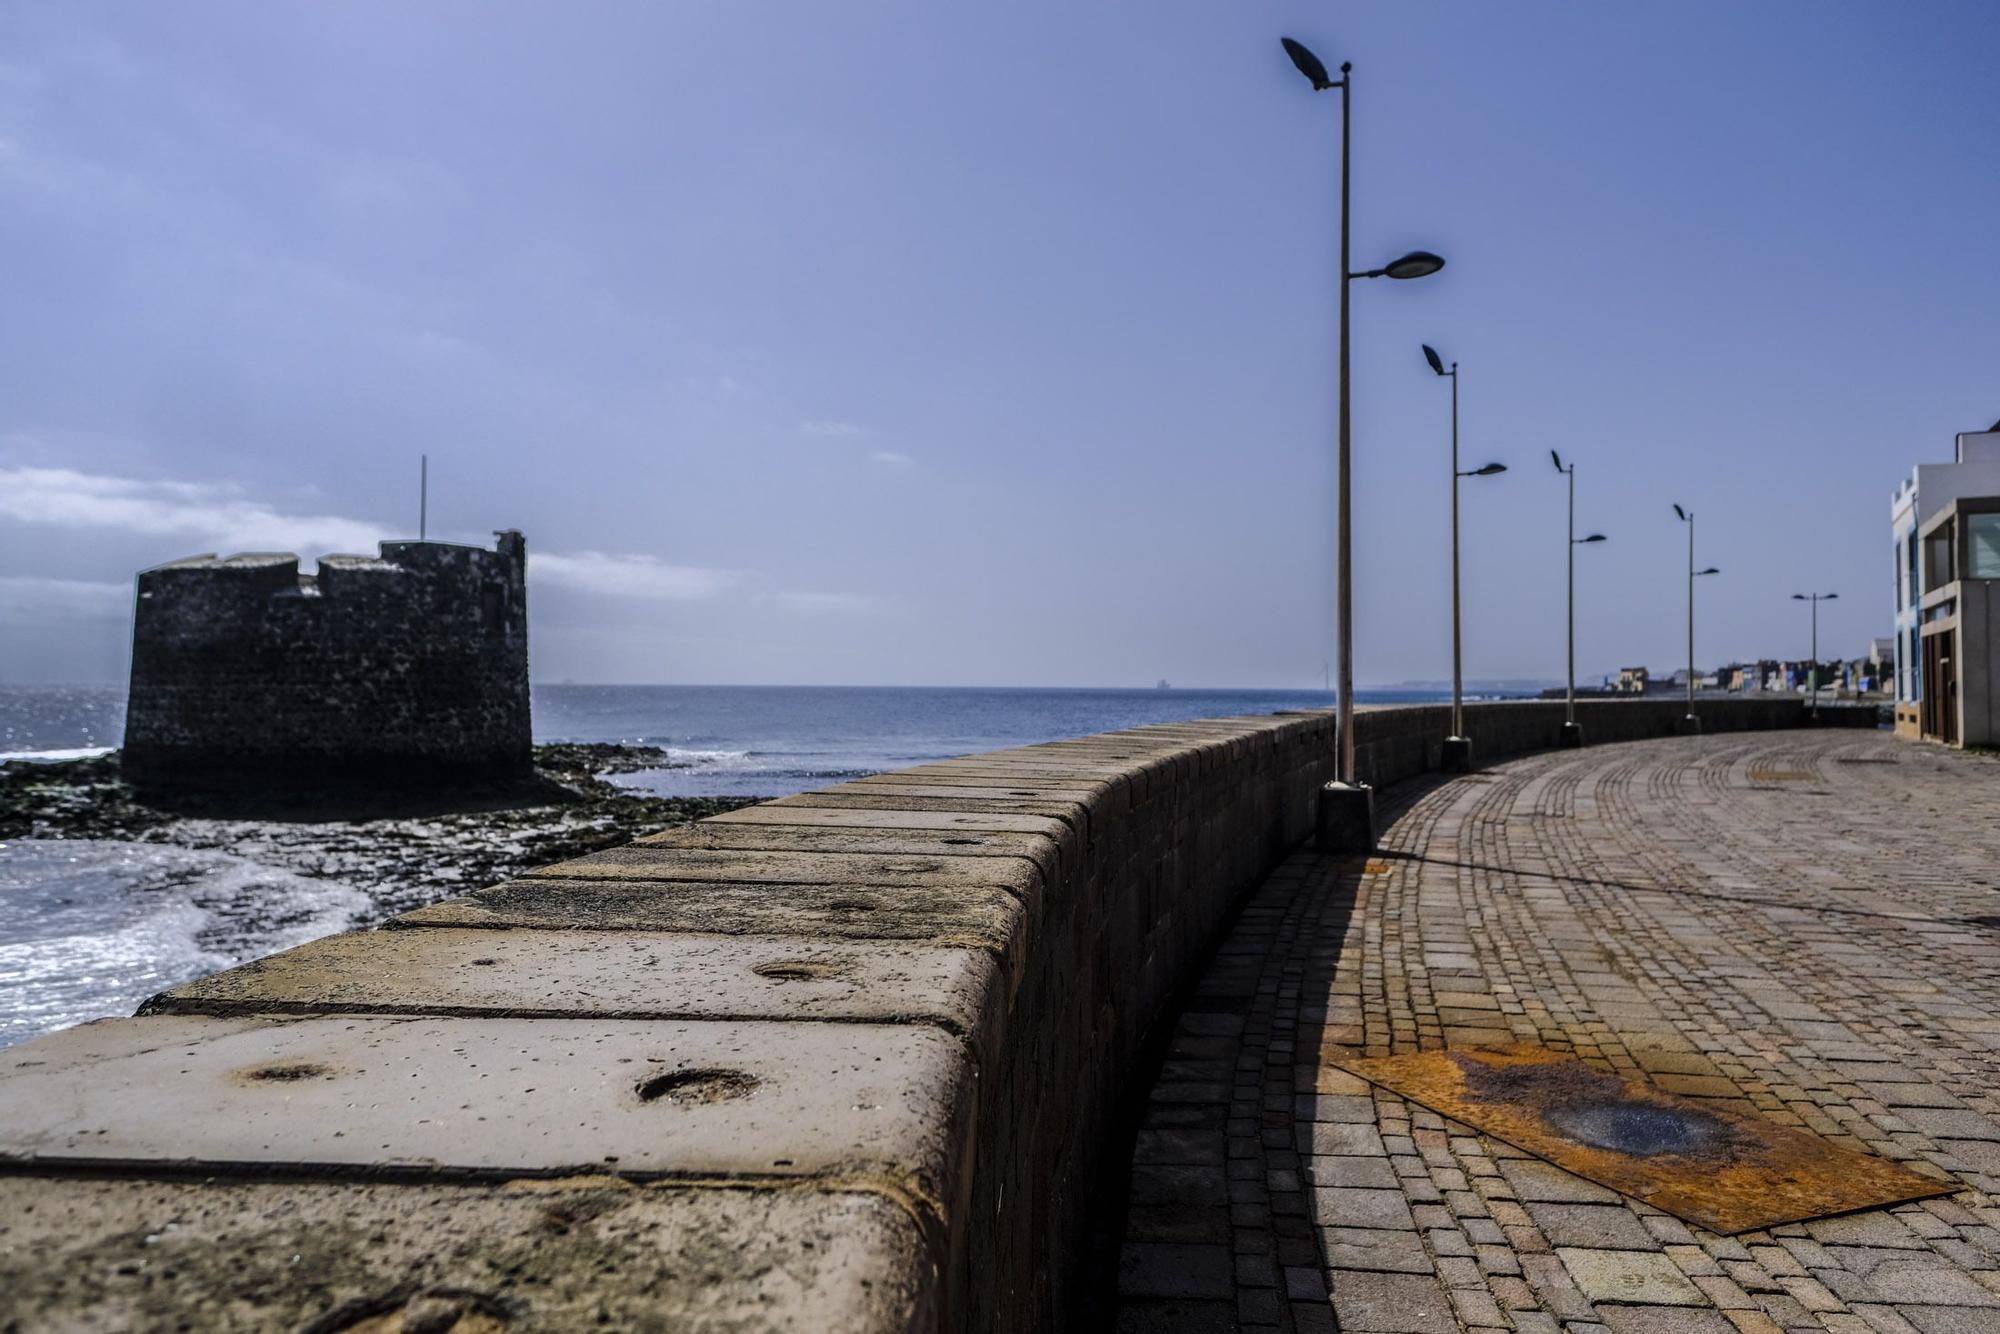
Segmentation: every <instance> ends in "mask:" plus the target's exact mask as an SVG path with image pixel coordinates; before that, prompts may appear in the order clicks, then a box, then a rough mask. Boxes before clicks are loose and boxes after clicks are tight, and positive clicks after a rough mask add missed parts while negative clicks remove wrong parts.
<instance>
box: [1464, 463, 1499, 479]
mask: <svg viewBox="0 0 2000 1334" xmlns="http://www.w3.org/2000/svg"><path fill="white" fill-rule="evenodd" d="M1506 471H1507V465H1506V464H1504V463H1489V464H1487V465H1486V466H1485V467H1483V468H1474V469H1473V470H1472V476H1474V477H1493V476H1497V475H1498V474H1500V473H1503V472H1506Z"/></svg>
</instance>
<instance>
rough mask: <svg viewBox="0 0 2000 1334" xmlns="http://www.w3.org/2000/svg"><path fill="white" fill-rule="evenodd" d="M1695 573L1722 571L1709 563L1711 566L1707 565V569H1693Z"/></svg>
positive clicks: (1719, 572)
mask: <svg viewBox="0 0 2000 1334" xmlns="http://www.w3.org/2000/svg"><path fill="white" fill-rule="evenodd" d="M1695 573H1696V574H1721V573H1722V571H1721V570H1718V569H1716V568H1715V567H1714V566H1713V565H1711V566H1709V567H1708V568H1707V569H1705V570H1696V571H1695Z"/></svg>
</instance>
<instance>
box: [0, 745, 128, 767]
mask: <svg viewBox="0 0 2000 1334" xmlns="http://www.w3.org/2000/svg"><path fill="white" fill-rule="evenodd" d="M116 749H118V747H116V746H71V747H69V748H68V749H66V750H0V764H5V763H6V762H7V761H8V760H27V761H30V762H31V763H38V764H53V763H55V762H57V761H58V760H94V759H96V758H97V757H98V756H99V755H109V754H110V753H111V752H112V751H114V750H116Z"/></svg>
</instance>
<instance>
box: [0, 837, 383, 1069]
mask: <svg viewBox="0 0 2000 1334" xmlns="http://www.w3.org/2000/svg"><path fill="white" fill-rule="evenodd" d="M369 906H370V900H369V898H368V896H367V895H366V894H364V893H362V892H361V891H360V890H358V889H356V888H354V887H353V886H351V885H345V884H341V883H339V882H337V881H331V880H315V879H312V878H310V877H308V876H302V875H298V874H295V873H293V872H291V871H285V870H279V869H277V868H275V867H270V866H263V865H259V864H258V863H256V862H253V861H248V860H246V859H244V858H242V857H232V856H229V855H228V854H226V853H220V852H206V851H196V850H192V849H187V848H174V847H164V846H160V845H156V844H150V843H124V842H117V841H113V840H108V839H17V840H13V841H10V842H6V843H0V1046H5V1045H7V1044H8V1043H10V1042H18V1041H21V1040H22V1039H24V1038H28V1037H32V1036H33V1035H35V1034H37V1033H44V1032H48V1031H50V1030H52V1029H57V1028H65V1027H68V1026H69V1025H71V1024H77V1023H82V1022H83V1021H84V1020H86V1019H98V1018H103V1017H105V1016H107V1015H118V1014H130V1013H131V1012H132V1011H133V1009H134V1008H135V1007H137V1006H138V1004H139V1003H140V1002H141V1001H143V1000H145V999H146V997H148V996H150V995H152V994H154V993H155V992H158V991H162V990H165V989H166V988H168V987H172V986H177V985H178V984H180V983H182V982H186V981H188V980H190V979H191V978H196V977H201V976H203V975H205V974H207V973H212V972H214V971H216V970H217V969H221V968H228V967H231V966H233V965H235V964H239V963H243V962H245V961H247V960H250V959H255V958H260V957H262V956H264V955H266V954H271V953H275V952H276V951H278V950H282V949H289V948H291V947H292V946H294V945H301V944H304V943H305V942H306V941H308V940H316V939H318V938H319V937H321V936H324V935H330V934H332V933H333V932H336V931H340V930H344V929H345V928H347V927H348V926H350V925H351V924H352V923H353V922H354V920H355V919H356V917H357V916H358V915H360V914H361V913H362V912H364V911H365V910H366V909H367V908H368V907H369Z"/></svg>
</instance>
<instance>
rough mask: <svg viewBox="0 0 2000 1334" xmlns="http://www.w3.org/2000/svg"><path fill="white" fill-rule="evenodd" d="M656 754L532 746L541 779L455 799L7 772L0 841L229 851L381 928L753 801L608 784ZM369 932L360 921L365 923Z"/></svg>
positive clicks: (99, 765)
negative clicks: (349, 901)
mask: <svg viewBox="0 0 2000 1334" xmlns="http://www.w3.org/2000/svg"><path fill="white" fill-rule="evenodd" d="M669 763H670V762H669V760H668V757H667V755H666V753H665V752H663V751H661V750H659V749H657V748H655V747H651V746H621V745H603V744H593V745H553V746H538V747H536V748H535V769H536V778H535V781H534V782H532V783H531V784H528V785H525V786H520V785H517V786H514V787H511V788H505V789H497V788H496V789H490V790H480V789H472V790H467V789H459V790H455V791H452V792H448V793H445V792H395V793H385V792H381V791H370V792H348V793H336V794H310V793H302V792H300V791H298V790H293V791H288V792H258V793H244V792H233V793H218V792H214V791H204V790H185V791H159V790H152V789H144V790H142V789H140V788H136V787H134V786H133V785H132V784H131V783H129V782H128V781H126V778H125V776H124V774H123V773H122V771H121V770H120V767H119V763H118V756H117V755H116V754H115V753H113V754H110V755H104V756H99V757H96V758H92V759H84V760H68V761H60V762H56V763H29V762H25V761H18V760H17V761H12V762H9V763H6V764H0V840H6V839H25V838H36V839H63V838H89V839H121V840H127V841H131V842H139V843H155V844H167V845H170V846H174V847H181V848H194V849H204V850H210V851H216V852H226V853H230V854H233V855H235V856H239V857H246V858H249V859H251V860H253V861H256V862H259V863H262V864H264V865H268V866H274V867H281V868H283V869H285V870H289V871H294V872H297V873H298V874H300V875H307V876H314V877H319V878H324V879H328V880H337V881H341V882H343V883H345V884H348V885H352V886H354V887H355V888H357V889H360V890H363V891H365V892H366V893H367V894H368V895H369V896H370V897H371V898H372V899H373V900H374V902H375V911H374V914H372V915H373V916H374V917H375V918H376V920H380V918H383V917H389V916H393V915H394V914H396V913H399V912H404V911H407V910H409V909H410V908H414V907H419V906H421V905H423V904H426V903H432V902H436V901H437V900H439V899H443V898H449V897H451V896H452V895H454V894H459V893H463V892H464V891H466V890H468V889H474V888H477V887H479V886H482V885H488V884H492V883H494V882H496V881H500V880H505V879H508V878H509V877H511V876H515V875H518V874H520V873H521V872H522V871H525V870H527V869H528V868H530V867H534V866H540V865H544V864H546V863H549V862H554V861H561V860H563V859H564V858H568V857H577V856H581V855H583V854H584V853H588V852H595V851H597V850H598V849H600V848H607V847H611V846H614V845H616V844H619V843H624V842H627V841H628V840H630V839H632V838H634V837H636V836H638V835H641V834H647V833H652V832H655V831H657V830H660V829H664V828H667V827H668V826H671V825H677V824H687V823H689V822H690V821H694V820H698V819H701V818H702V817H704V816H708V815H714V814H717V813H719V812H721V811H726V810H733V809H735V808H736V807H739V806H747V805H751V804H753V803H754V802H755V801H756V800H757V798H754V797H692V798H690V797H677V798H668V797H653V796H647V795H645V794H643V793H634V792H632V791H630V790H628V789H625V788H622V787H619V786H617V785H616V784H613V783H611V782H608V781H606V775H609V774H615V773H620V772H629V771H632V770H637V769H654V768H663V767H666V766H668V764H669ZM364 924H366V923H357V925H364Z"/></svg>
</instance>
